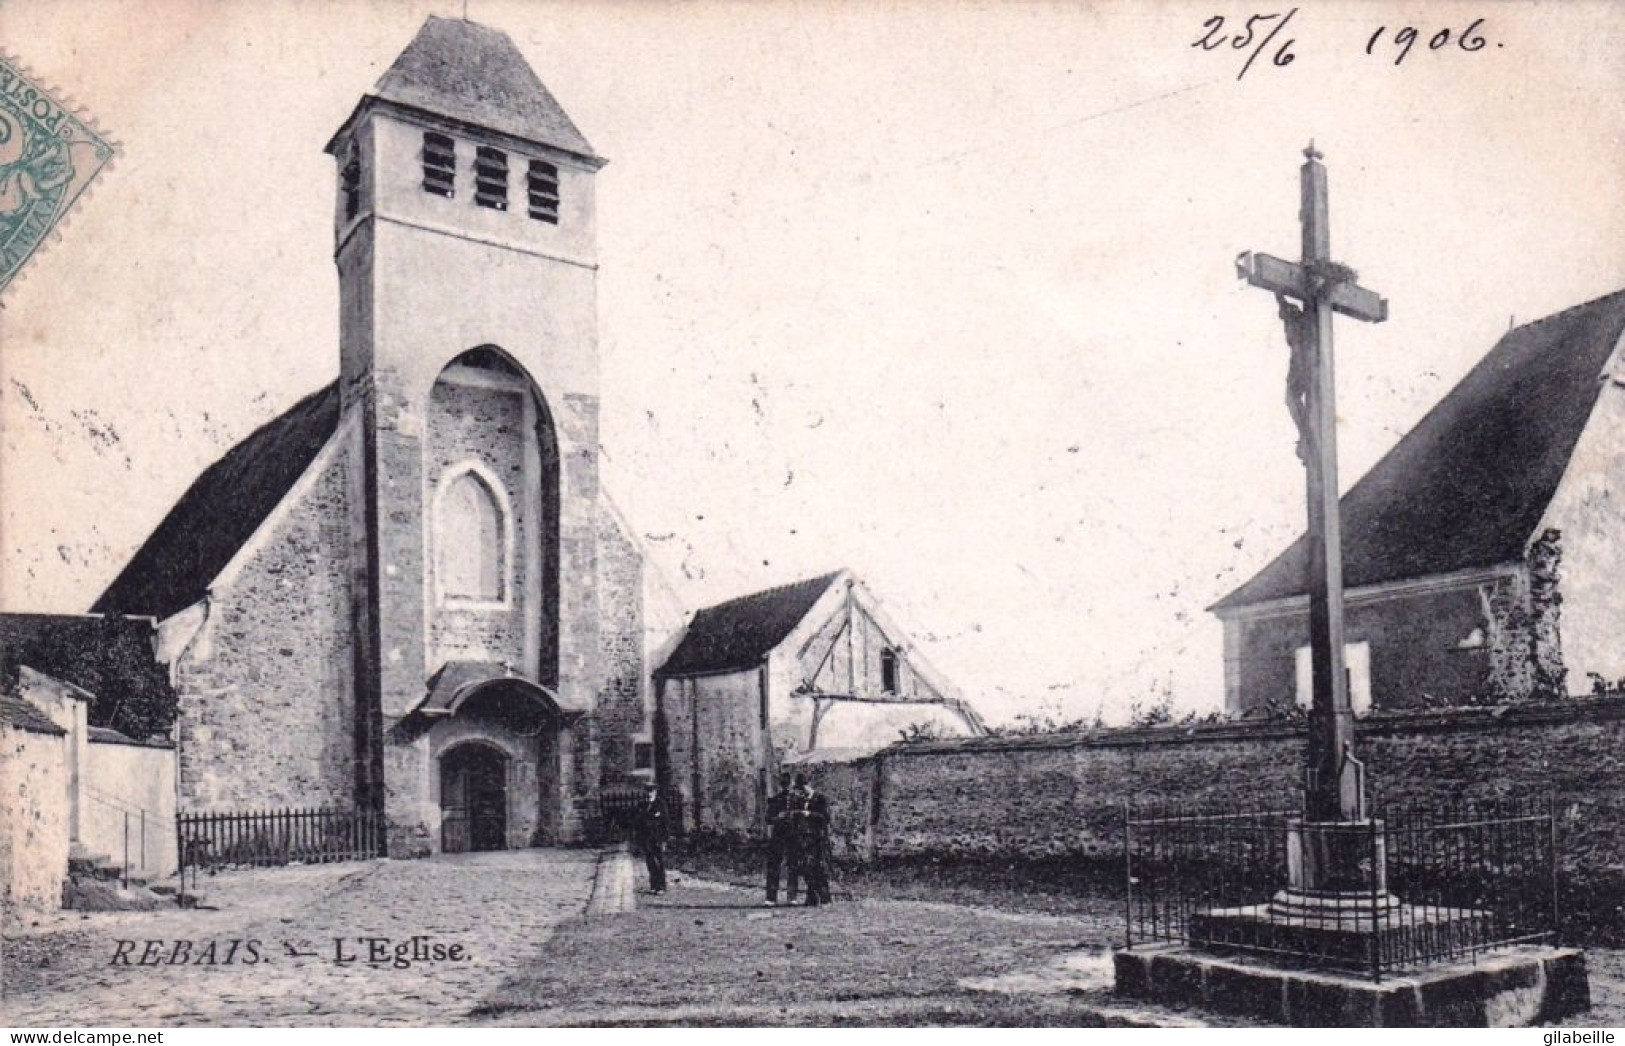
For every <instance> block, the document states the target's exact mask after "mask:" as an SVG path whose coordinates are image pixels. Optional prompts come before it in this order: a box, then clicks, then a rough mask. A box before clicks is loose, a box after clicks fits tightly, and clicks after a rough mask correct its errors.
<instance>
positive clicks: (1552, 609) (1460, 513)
mask: <svg viewBox="0 0 1625 1046" xmlns="http://www.w3.org/2000/svg"><path fill="white" fill-rule="evenodd" d="M1342 508H1343V557H1344V559H1343V573H1344V579H1345V585H1346V613H1347V643H1348V651H1347V653H1348V665H1349V673H1350V693H1351V696H1352V699H1353V702H1354V705H1355V709H1356V712H1360V711H1363V710H1364V709H1366V708H1371V707H1382V708H1404V707H1425V706H1444V705H1462V704H1480V703H1498V702H1502V701H1507V700H1520V699H1526V698H1529V697H1532V696H1546V697H1552V696H1561V695H1563V694H1567V693H1583V692H1589V691H1591V690H1594V689H1596V688H1597V687H1599V686H1608V687H1613V686H1615V685H1617V684H1618V683H1619V682H1620V680H1621V679H1622V678H1625V645H1622V644H1620V643H1619V641H1618V637H1619V635H1620V632H1621V630H1622V627H1625V589H1622V588H1621V586H1620V584H1619V579H1620V578H1621V577H1625V291H1621V292H1617V293H1614V294H1610V295H1608V296H1606V297H1602V298H1598V299H1596V300H1594V301H1590V302H1586V303H1585V304H1582V305H1577V306H1575V307H1573V308H1570V309H1567V310H1564V311H1563V312H1560V313H1557V314H1555V315H1552V316H1548V317H1546V318H1544V319H1540V320H1536V321H1534V322H1532V323H1528V324H1525V325H1523V326H1520V327H1517V328H1515V329H1513V330H1511V331H1509V332H1507V334H1506V335H1504V336H1503V337H1502V338H1501V339H1500V341H1499V342H1498V343H1497V344H1496V345H1495V347H1494V348H1493V349H1492V350H1491V351H1490V353H1489V354H1488V355H1487V356H1485V357H1484V359H1483V360H1481V361H1480V362H1479V363H1478V364H1477V365H1476V366H1475V367H1474V368H1473V369H1472V370H1471V371H1469V372H1468V374H1467V376H1466V377H1464V378H1463V379H1462V380H1461V382H1460V383H1458V384H1457V385H1456V386H1455V388H1453V389H1451V390H1450V392H1449V393H1448V394H1447V395H1446V396H1445V397H1444V399H1442V400H1441V401H1440V402H1439V403H1438V404H1437V405H1436V406H1435V407H1434V408H1433V409H1432V410H1431V411H1429V412H1428V413H1427V415H1425V416H1424V417H1423V418H1422V420H1421V421H1420V422H1418V423H1417V425H1416V426H1415V428H1413V429H1412V430H1411V431H1410V432H1409V433H1407V434H1406V435H1405V436H1404V438H1402V439H1401V440H1400V441H1399V442H1398V443H1397V444H1395V446H1394V447H1393V449H1392V450H1390V451H1389V452H1388V453H1387V454H1386V455H1385V456H1384V457H1383V458H1382V459H1381V460H1380V461H1378V462H1377V464H1376V465H1375V466H1373V467H1372V468H1371V470H1370V471H1369V472H1368V473H1366V475H1365V476H1364V477H1362V478H1361V479H1360V481H1359V482H1358V483H1356V484H1355V485H1354V486H1353V487H1352V488H1351V489H1350V490H1349V491H1348V493H1347V494H1345V495H1344V496H1343V498H1342ZM1305 558H1306V545H1305V541H1304V539H1303V538H1301V537H1300V538H1299V539H1298V541H1296V542H1295V543H1294V544H1293V545H1292V546H1291V547H1289V548H1288V549H1287V550H1286V551H1284V552H1283V553H1281V554H1280V555H1279V556H1277V557H1276V558H1275V559H1274V560H1273V561H1272V562H1270V563H1269V564H1268V565H1267V566H1266V567H1265V568H1264V569H1263V570H1261V571H1260V572H1259V573H1258V574H1257V575H1255V576H1254V577H1253V578H1251V579H1250V580H1249V581H1247V582H1246V583H1245V584H1243V585H1242V586H1241V587H1239V588H1237V589H1236V590H1235V591H1233V592H1231V593H1230V594H1229V595H1227V596H1225V597H1224V598H1223V599H1221V600H1220V601H1219V602H1218V603H1216V604H1214V606H1213V607H1212V608H1210V609H1212V611H1213V612H1214V613H1215V614H1217V615H1218V617H1219V619H1220V620H1221V622H1223V625H1224V637H1225V638H1224V642H1225V693H1226V707H1227V709H1228V710H1229V711H1230V712H1231V713H1232V714H1243V715H1245V714H1253V713H1257V712H1260V711H1262V710H1264V709H1266V708H1268V707H1270V706H1275V707H1276V708H1278V709H1279V708H1284V707H1290V706H1291V705H1292V704H1293V702H1294V701H1296V702H1298V703H1300V704H1301V703H1305V702H1306V701H1307V699H1308V697H1307V694H1308V656H1307V643H1308V609H1307V607H1308V601H1307V596H1306V595H1305V592H1306V578H1305V573H1304V570H1305Z"/></svg>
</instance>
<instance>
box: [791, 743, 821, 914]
mask: <svg viewBox="0 0 1625 1046" xmlns="http://www.w3.org/2000/svg"><path fill="white" fill-rule="evenodd" d="M794 795H795V799H794V800H793V802H794V805H795V812H794V815H793V816H794V818H795V821H796V826H797V828H798V831H797V833H796V835H797V847H796V850H797V856H798V857H799V860H800V864H801V876H802V878H803V879H804V880H806V883H807V907H809V908H816V907H818V906H819V905H821V904H828V903H829V902H830V893H829V860H830V852H829V850H830V847H829V800H828V799H827V798H826V797H825V796H824V793H822V792H820V791H818V789H816V788H814V787H813V786H812V784H811V783H810V782H809V781H808V780H807V779H806V777H804V776H802V775H801V774H797V775H796V777H795V792H794Z"/></svg>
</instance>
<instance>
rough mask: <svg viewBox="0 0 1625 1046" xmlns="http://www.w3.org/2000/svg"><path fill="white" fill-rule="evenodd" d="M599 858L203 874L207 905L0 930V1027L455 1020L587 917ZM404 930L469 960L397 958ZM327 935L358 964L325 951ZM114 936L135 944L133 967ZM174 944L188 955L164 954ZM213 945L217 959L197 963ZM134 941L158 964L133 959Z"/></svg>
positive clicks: (56, 919) (479, 859) (65, 918)
mask: <svg viewBox="0 0 1625 1046" xmlns="http://www.w3.org/2000/svg"><path fill="white" fill-rule="evenodd" d="M596 859H597V855H596V854H595V853H593V852H592V851H579V850H513V851H506V852H500V853H483V854H465V855H458V856H455V857H440V858H435V859H433V860H422V861H377V862H370V863H365V864H344V865H325V866H316V867H308V868H285V869H274V870H265V871H255V872H239V873H231V874H227V875H222V876H219V877H217V878H215V879H213V880H210V879H208V878H205V879H204V880H203V882H202V889H203V892H204V893H205V895H206V898H207V900H206V903H207V904H209V905H212V906H215V907H216V908H217V910H214V911H210V910H199V911H180V910H174V911H160V912H147V913H108V914H97V915H90V916H84V915H81V914H80V913H77V912H60V913H52V914H51V915H48V916H45V917H41V918H40V919H39V920H38V922H37V924H30V925H27V926H25V927H24V929H23V930H22V932H21V933H20V934H18V933H17V932H16V931H15V930H13V931H12V932H13V934H15V935H14V936H11V937H8V939H7V940H6V942H5V957H4V962H5V968H4V981H3V990H4V995H3V997H0V1025H10V1026H21V1027H37V1028H48V1027H74V1026H78V1027H86V1026H101V1025H127V1026H152V1025H157V1026H174V1025H188V1024H192V1025H283V1026H286V1025H301V1024H303V1025H351V1024H356V1025H441V1024H452V1023H457V1022H458V1019H459V1018H460V1017H461V1016H462V1015H463V1014H465V1013H466V1012H467V1011H469V1010H470V1009H472V1008H474V1007H476V1006H478V1005H479V1004H480V1003H481V1002H482V1001H483V1000H484V998H485V997H486V995H487V994H489V993H490V992H491V991H492V990H493V989H494V988H495V987H496V986H497V985H498V984H499V983H500V982H501V981H502V979H503V977H504V975H505V974H507V973H508V972H510V971H511V969H512V968H513V967H515V966H516V965H518V964H520V963H521V962H523V961H524V960H527V959H530V958H531V957H532V956H534V955H535V954H536V953H537V952H538V950H539V949H540V948H541V947H542V946H543V944H544V942H545V941H546V940H547V938H548V937H549V936H551V934H552V932H553V930H554V929H555V927H557V926H558V924H559V923H560V922H561V921H563V920H566V919H570V918H573V917H577V916H580V915H581V914H582V913H583V911H584V910H585V909H586V907H587V902H588V899H589V897H590V895H591V894H592V889H593V881H594V872H595V865H596V863H597V861H596ZM611 878H612V877H611ZM414 935H428V936H430V937H431V938H432V941H431V942H430V943H431V944H439V945H444V946H448V947H449V946H452V945H461V946H462V948H463V949H464V951H465V953H466V958H464V959H463V960H462V961H448V960H444V959H442V960H441V961H430V962H420V963H411V964H410V965H408V966H406V967H405V968H401V967H399V966H397V965H395V963H394V961H393V960H394V946H395V945H399V944H402V943H405V942H408V941H409V939H410V938H412V937H413V936H414ZM335 937H338V938H343V939H344V944H343V952H342V955H343V956H344V957H345V958H348V959H353V960H354V961H349V962H339V961H336V954H335V943H334V938H335ZM367 937H375V938H388V939H389V940H390V942H391V944H390V946H389V953H388V954H389V961H386V962H378V963H374V962H368V961H367V958H368V944H367V943H365V942H363V941H360V940H358V938H367ZM120 941H132V942H135V943H134V944H133V945H131V946H130V947H128V948H125V949H124V952H125V957H126V959H127V961H128V963H129V964H128V965H126V964H124V963H123V962H119V963H115V956H117V955H118V953H119V951H120V943H119V942H120ZM148 941H160V942H163V943H162V944H160V945H158V946H157V947H156V948H153V949H151V950H150V951H149V950H147V944H146V942H148ZM177 941H184V942H189V944H187V945H185V946H183V951H185V950H189V951H190V954H191V958H192V960H193V961H192V962H190V963H187V962H185V957H184V954H183V956H182V961H181V962H179V963H177V964H174V965H171V964H170V959H171V958H172V957H174V956H175V950H176V942H177ZM233 941H237V942H240V943H238V944H237V945H236V947H235V949H233V948H232V942H233ZM250 941H255V942H258V943H257V945H256V946H255V947H254V949H252V950H251V949H250V947H249V944H248V942H250ZM210 942H214V945H215V947H214V954H213V957H214V958H215V960H216V963H215V965H207V964H206V963H205V964H199V963H198V962H197V960H198V959H199V958H203V957H205V949H207V948H208V946H209V944H210ZM144 951H147V957H148V961H149V962H151V961H153V960H154V959H158V960H159V961H160V962H161V964H160V965H141V964H140V962H139V961H140V959H141V958H142V956H143V952H144ZM256 952H257V955H258V959H259V961H257V962H252V963H251V962H250V959H251V958H252V957H253V955H254V954H255V953H256ZM296 953H297V954H296ZM228 954H230V955H231V958H232V960H233V961H232V962H231V963H230V964H229V965H227V964H226V958H227V956H228Z"/></svg>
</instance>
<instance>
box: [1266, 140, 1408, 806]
mask: <svg viewBox="0 0 1625 1046" xmlns="http://www.w3.org/2000/svg"><path fill="white" fill-rule="evenodd" d="M1303 154H1304V156H1305V157H1306V159H1305V161H1304V164H1303V169H1302V172H1301V173H1302V177H1301V186H1302V192H1303V204H1302V210H1301V211H1300V212H1299V215H1298V217H1299V220H1300V221H1301V222H1302V225H1303V259H1302V261H1299V262H1295V263H1294V262H1289V261H1282V260H1281V259H1280V258H1274V257H1271V256H1270V255H1268V254H1254V253H1246V254H1243V255H1241V256H1240V257H1239V258H1237V259H1236V271H1237V275H1239V276H1240V277H1241V278H1242V279H1244V280H1246V281H1247V282H1248V283H1250V284H1252V285H1253V286H1254V287H1262V288H1264V289H1265V290H1267V291H1270V292H1271V293H1273V294H1274V295H1275V299H1276V303H1277V307H1278V308H1279V310H1280V313H1281V319H1282V320H1283V322H1284V323H1285V324H1286V335H1287V343H1288V345H1289V346H1290V347H1291V349H1292V359H1291V364H1290V365H1289V367H1288V370H1287V405H1288V407H1289V408H1290V409H1291V410H1292V417H1293V421H1294V422H1296V423H1297V426H1298V437H1299V442H1298V456H1299V457H1300V458H1302V459H1303V463H1304V469H1305V471H1306V473H1307V489H1308V502H1309V527H1308V534H1307V540H1308V546H1309V562H1308V567H1307V570H1308V577H1307V579H1306V580H1307V582H1308V589H1309V649H1310V664H1311V666H1312V673H1311V675H1312V678H1313V681H1314V703H1313V705H1312V706H1311V708H1310V713H1309V751H1308V756H1307V759H1306V762H1305V768H1304V770H1305V772H1304V782H1305V793H1306V795H1305V799H1306V803H1305V811H1304V812H1305V816H1306V817H1307V818H1308V819H1309V820H1311V821H1355V820H1361V819H1363V818H1364V816H1365V801H1364V781H1363V780H1362V775H1361V774H1360V763H1359V761H1358V760H1356V759H1354V758H1353V756H1354V711H1353V709H1352V708H1351V706H1350V705H1349V691H1348V676H1347V672H1346V669H1345V667H1344V663H1343V528H1342V517H1341V514H1340V512H1339V504H1338V496H1337V406H1336V375H1335V372H1334V370H1333V360H1332V314H1333V313H1339V312H1340V313H1342V314H1343V315H1345V316H1352V317H1353V318H1355V319H1357V320H1364V321H1366V322H1367V323H1381V322H1382V321H1383V320H1386V319H1387V318H1388V302H1387V301H1386V300H1385V299H1383V298H1381V297H1379V296H1378V295H1376V294H1374V293H1372V292H1371V291H1368V290H1366V289H1365V288H1364V287H1361V286H1360V285H1359V284H1357V283H1356V282H1355V274H1354V272H1353V271H1352V270H1350V269H1348V268H1346V267H1344V266H1341V265H1338V264H1337V263H1336V262H1334V261H1332V260H1331V229H1330V225H1331V222H1330V217H1329V210H1328V204H1327V199H1326V167H1325V165H1324V164H1322V163H1321V162H1320V160H1321V154H1320V153H1319V152H1317V151H1316V150H1315V144H1314V143H1313V142H1310V143H1309V148H1307V149H1305V150H1304V151H1303ZM1294 300H1295V301H1297V302H1301V303H1302V305H1301V307H1299V306H1296V305H1294V304H1292V302H1293V301H1294Z"/></svg>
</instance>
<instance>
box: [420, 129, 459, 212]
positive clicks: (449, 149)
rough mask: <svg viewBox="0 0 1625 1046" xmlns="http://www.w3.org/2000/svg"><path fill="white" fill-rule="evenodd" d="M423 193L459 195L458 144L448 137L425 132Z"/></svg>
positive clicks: (447, 195)
mask: <svg viewBox="0 0 1625 1046" xmlns="http://www.w3.org/2000/svg"><path fill="white" fill-rule="evenodd" d="M423 191H424V192H432V193H434V194H435V195H436V196H445V197H447V198H450V197H452V196H455V195H457V143H455V142H453V141H452V140H451V138H450V137H449V136H448V135H444V134H437V133H435V132H434V131H424V132H423Z"/></svg>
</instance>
